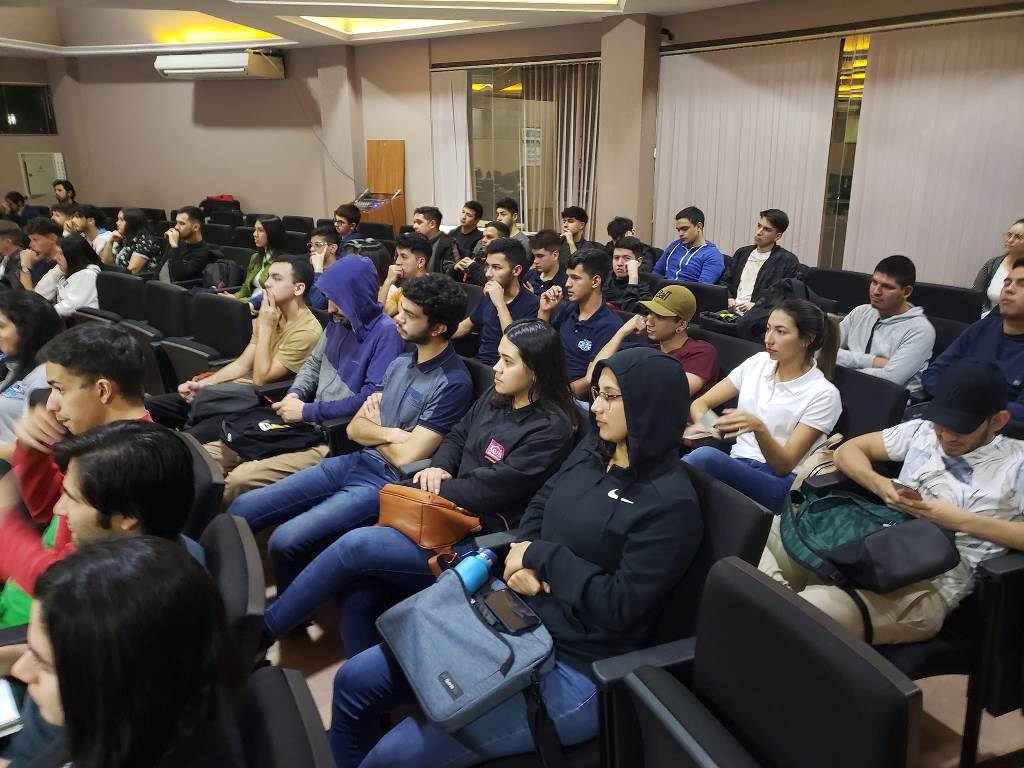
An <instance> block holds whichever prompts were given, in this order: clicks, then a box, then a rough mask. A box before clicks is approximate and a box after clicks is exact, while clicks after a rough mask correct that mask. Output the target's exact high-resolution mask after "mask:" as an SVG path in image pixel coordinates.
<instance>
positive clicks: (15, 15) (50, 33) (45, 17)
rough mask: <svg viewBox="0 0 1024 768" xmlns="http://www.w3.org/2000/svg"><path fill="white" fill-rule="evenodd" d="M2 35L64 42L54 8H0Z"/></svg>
mask: <svg viewBox="0 0 1024 768" xmlns="http://www.w3.org/2000/svg"><path fill="white" fill-rule="evenodd" d="M0 37H8V38H11V39H12V40H28V41H31V42H33V43H45V44H47V45H61V44H62V43H63V41H62V40H61V36H60V24H59V22H58V20H57V10H56V9H54V8H0Z"/></svg>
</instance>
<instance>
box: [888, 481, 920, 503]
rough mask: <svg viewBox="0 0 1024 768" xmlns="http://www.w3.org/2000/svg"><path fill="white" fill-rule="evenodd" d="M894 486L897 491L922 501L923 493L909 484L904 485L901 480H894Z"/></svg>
mask: <svg viewBox="0 0 1024 768" xmlns="http://www.w3.org/2000/svg"><path fill="white" fill-rule="evenodd" d="M892 487H893V488H895V489H896V493H898V494H899V495H900V496H903V497H905V498H908V499H913V500H914V501H921V494H920V493H918V492H917V491H916V490H914V489H913V488H911V487H910V486H909V485H904V484H903V483H901V482H900V481H899V480H893V481H892Z"/></svg>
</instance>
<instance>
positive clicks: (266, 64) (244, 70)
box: [153, 51, 284, 80]
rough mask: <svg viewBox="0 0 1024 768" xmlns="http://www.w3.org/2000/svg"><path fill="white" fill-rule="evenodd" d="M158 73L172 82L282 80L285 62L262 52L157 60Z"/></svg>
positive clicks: (197, 55)
mask: <svg viewBox="0 0 1024 768" xmlns="http://www.w3.org/2000/svg"><path fill="white" fill-rule="evenodd" d="M153 66H154V67H155V68H156V71H157V72H159V73H160V74H161V75H162V76H163V77H166V78H170V79H172V80H235V79H256V80H280V79H282V78H283V77H284V60H283V59H282V58H281V57H280V56H272V55H270V54H267V53H262V52H260V51H232V52H230V53H182V54H173V55H167V56H157V57H156V61H155V62H153Z"/></svg>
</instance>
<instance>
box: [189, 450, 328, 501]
mask: <svg viewBox="0 0 1024 768" xmlns="http://www.w3.org/2000/svg"><path fill="white" fill-rule="evenodd" d="M203 448H205V449H206V452H207V453H209V454H210V455H211V456H212V457H213V459H214V461H216V462H217V463H218V464H220V466H221V468H222V469H223V470H224V509H227V508H228V507H229V506H231V502H233V501H234V500H235V499H236V498H238V496H239V495H240V494H243V493H245V492H246V491H251V490H253V489H254V488H262V487H263V486H265V485H270V484H271V483H274V482H277V481H278V480H280V479H281V478H282V477H287V476H288V475H293V474H295V473H296V472H301V471H302V470H304V469H308V468H309V467H312V466H315V465H316V464H319V463H320V462H321V461H322V460H323V459H325V458H326V457H327V452H328V450H329V449H328V447H327V446H326V445H314V446H313V447H312V448H307V449H306V450H304V451H295V452H294V453H282V454H280V455H278V456H271V457H270V458H269V459H259V460H257V461H242V460H241V458H240V457H239V456H238V454H237V453H235V452H234V451H233V450H231V449H230V448H228V447H227V446H226V445H224V443H222V442H221V441H220V440H215V441H214V442H212V443H207V444H206V445H204V446H203Z"/></svg>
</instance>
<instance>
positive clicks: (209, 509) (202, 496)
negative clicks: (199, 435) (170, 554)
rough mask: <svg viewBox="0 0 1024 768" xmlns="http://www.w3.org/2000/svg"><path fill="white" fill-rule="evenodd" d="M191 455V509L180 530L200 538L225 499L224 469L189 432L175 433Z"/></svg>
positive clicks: (189, 535)
mask: <svg viewBox="0 0 1024 768" xmlns="http://www.w3.org/2000/svg"><path fill="white" fill-rule="evenodd" d="M174 434H175V435H177V436H178V437H179V438H181V440H182V441H183V442H184V443H185V445H186V446H187V447H188V450H189V453H190V454H192V478H193V480H192V483H193V488H194V490H193V492H192V509H191V510H190V511H189V513H188V517H187V518H186V519H185V525H184V527H183V528H182V530H181V532H182V533H183V534H184V535H185V536H188V537H189V538H190V539H196V540H198V539H199V537H200V536H201V535H202V533H203V531H204V530H206V526H207V525H209V524H210V521H211V520H213V518H214V517H216V516H217V515H218V514H220V511H221V507H222V504H223V501H224V472H223V470H222V469H221V466H220V464H219V463H217V462H216V461H214V460H213V457H212V456H211V455H210V454H209V453H208V452H207V451H206V449H204V448H203V446H202V445H200V443H199V441H198V440H196V439H195V438H194V437H193V436H192V435H190V434H188V433H187V432H175V433H174Z"/></svg>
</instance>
